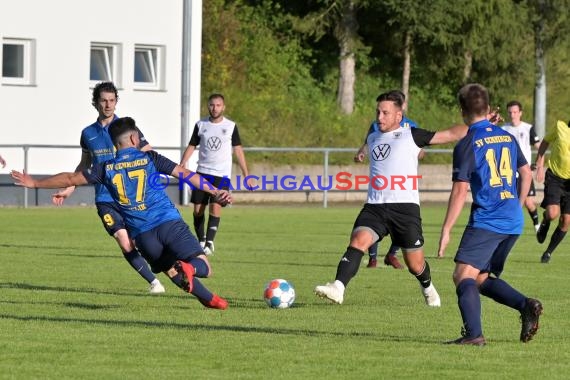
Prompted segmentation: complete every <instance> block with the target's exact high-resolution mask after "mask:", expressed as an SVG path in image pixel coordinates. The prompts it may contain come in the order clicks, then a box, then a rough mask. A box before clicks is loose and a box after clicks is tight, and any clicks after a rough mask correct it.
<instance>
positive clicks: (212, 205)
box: [180, 94, 253, 255]
mask: <svg viewBox="0 0 570 380" xmlns="http://www.w3.org/2000/svg"><path fill="white" fill-rule="evenodd" d="M225 109H226V103H225V99H224V96H223V95H222V94H212V95H210V96H209V97H208V112H209V116H208V117H206V118H203V119H201V120H199V121H198V122H197V123H196V125H195V126H194V131H193V132H192V137H190V142H189V143H188V147H187V148H186V150H185V151H184V153H183V155H182V159H181V160H180V166H185V165H186V163H187V162H188V160H189V159H190V157H191V156H192V153H194V150H195V149H196V147H197V146H200V148H199V156H198V168H197V169H196V172H197V173H198V174H200V175H201V176H203V177H205V178H207V179H208V181H210V182H211V183H212V184H213V185H214V186H219V187H220V188H222V189H229V186H228V185H225V184H224V181H227V180H228V179H230V178H231V176H232V151H233V153H235V155H236V158H237V161H238V164H239V166H240V168H241V171H242V174H243V177H244V178H247V177H248V176H249V172H248V169H247V163H246V161H245V154H244V153H243V148H242V145H241V139H240V136H239V132H238V127H237V125H236V123H234V122H233V121H232V120H230V119H228V118H226V117H225V116H224V111H225ZM224 178H225V180H224ZM226 183H227V182H226ZM247 185H248V187H249V189H250V190H251V189H252V186H253V179H250V178H248V179H247ZM190 201H191V202H192V203H193V204H194V211H193V216H194V230H195V231H196V236H197V237H198V239H199V240H200V244H201V245H202V247H204V251H205V252H206V254H207V255H211V254H213V253H214V238H215V237H216V233H217V232H218V228H219V226H220V218H221V216H222V207H221V206H220V205H219V204H218V203H216V202H212V199H211V197H210V196H209V195H208V194H207V193H205V192H203V191H202V190H200V189H196V190H193V191H192V196H191V198H190ZM208 205H209V211H208V212H209V215H208V225H207V229H206V230H204V225H205V220H206V216H205V212H206V207H208Z"/></svg>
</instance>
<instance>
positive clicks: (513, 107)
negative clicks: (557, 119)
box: [501, 100, 540, 231]
mask: <svg viewBox="0 0 570 380" xmlns="http://www.w3.org/2000/svg"><path fill="white" fill-rule="evenodd" d="M507 113H508V114H509V119H511V121H510V123H507V124H504V125H503V126H502V127H501V128H503V129H504V130H505V131H507V132H509V133H510V134H511V135H513V137H514V138H515V140H517V142H518V143H519V147H520V148H521V150H522V152H523V153H524V158H526V162H528V163H529V165H530V163H531V162H532V151H531V148H532V147H535V148H536V149H538V147H539V145H540V139H539V138H538V136H537V135H536V132H535V130H534V126H532V125H530V124H529V123H526V122H524V121H522V104H521V103H520V102H519V101H517V100H512V101H510V102H508V103H507ZM517 183H519V184H520V181H519V182H517ZM535 196H536V189H535V187H534V181H532V179H531V181H530V188H529V190H528V195H527V197H526V200H525V202H524V205H525V207H526V209H527V210H528V213H529V215H530V218H531V219H532V224H533V225H534V230H535V231H538V226H539V221H538V211H537V207H536V203H535V201H534V197H535Z"/></svg>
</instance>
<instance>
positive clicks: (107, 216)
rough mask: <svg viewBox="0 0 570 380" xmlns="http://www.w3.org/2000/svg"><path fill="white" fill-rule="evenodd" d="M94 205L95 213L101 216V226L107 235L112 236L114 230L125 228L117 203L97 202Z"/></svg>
mask: <svg viewBox="0 0 570 380" xmlns="http://www.w3.org/2000/svg"><path fill="white" fill-rule="evenodd" d="M95 206H97V214H99V218H101V222H103V226H104V227H105V229H106V230H107V233H108V234H109V235H111V236H114V235H115V232H117V231H119V230H123V229H126V228H127V226H126V225H125V220H124V219H123V215H121V212H120V211H119V205H117V204H116V203H115V202H97V203H95Z"/></svg>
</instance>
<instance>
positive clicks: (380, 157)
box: [372, 144, 392, 161]
mask: <svg viewBox="0 0 570 380" xmlns="http://www.w3.org/2000/svg"><path fill="white" fill-rule="evenodd" d="M391 150H392V148H391V147H390V145H389V144H380V145H376V146H375V147H374V149H372V159H373V160H374V161H384V160H385V159H387V158H388V156H389V155H390V151H391Z"/></svg>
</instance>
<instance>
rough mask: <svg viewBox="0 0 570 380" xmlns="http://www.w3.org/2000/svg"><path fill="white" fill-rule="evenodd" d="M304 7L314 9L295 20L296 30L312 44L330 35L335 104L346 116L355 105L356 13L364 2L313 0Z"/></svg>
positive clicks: (357, 36)
mask: <svg viewBox="0 0 570 380" xmlns="http://www.w3.org/2000/svg"><path fill="white" fill-rule="evenodd" d="M308 3H309V4H308V7H309V6H310V5H313V6H315V8H314V9H312V10H311V11H310V12H308V13H307V14H306V15H305V16H304V17H298V18H297V19H296V22H295V25H296V28H297V30H299V31H300V32H302V33H305V34H307V35H308V36H311V37H312V38H314V39H315V40H316V41H318V40H320V39H321V38H323V37H324V36H325V35H327V33H332V36H333V37H334V38H335V40H336V42H337V45H338V67H339V75H338V78H339V79H338V89H337V104H338V106H339V108H340V110H341V112H342V113H344V114H347V115H350V114H352V113H353V111H354V103H355V101H354V98H355V96H354V93H355V84H356V63H357V58H356V57H357V55H358V51H359V50H362V49H363V48H364V46H363V44H362V43H361V41H360V37H359V35H358V28H359V25H358V20H357V12H358V10H359V9H360V8H361V7H363V6H366V4H367V3H368V1H367V0H316V1H309V2H308ZM309 9H310V8H309Z"/></svg>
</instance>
